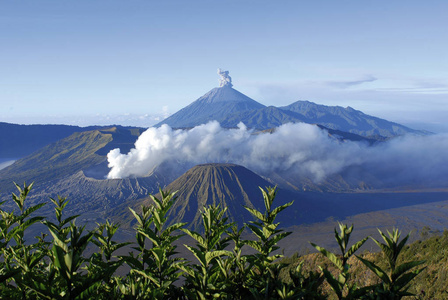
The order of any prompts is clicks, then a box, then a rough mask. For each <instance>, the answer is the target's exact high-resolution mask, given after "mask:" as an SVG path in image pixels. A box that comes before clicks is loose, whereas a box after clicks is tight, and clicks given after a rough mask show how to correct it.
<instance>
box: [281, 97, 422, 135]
mask: <svg viewBox="0 0 448 300" xmlns="http://www.w3.org/2000/svg"><path fill="white" fill-rule="evenodd" d="M280 109H282V110H284V111H288V112H293V113H295V116H296V117H297V119H299V120H301V121H302V122H305V123H312V124H319V125H322V126H325V127H327V128H330V129H336V130H342V131H346V132H351V133H355V134H359V135H362V136H366V137H374V136H378V135H379V136H383V137H393V136H397V135H403V134H406V133H415V134H424V132H422V131H419V130H414V129H411V128H408V127H406V126H403V125H400V124H397V123H394V122H389V121H387V120H384V119H380V118H377V117H373V116H369V115H366V114H364V113H363V112H361V111H359V110H355V109H353V108H351V107H346V108H343V107H340V106H325V105H319V104H316V103H313V102H309V101H297V102H294V103H292V104H290V105H288V106H284V107H280Z"/></svg>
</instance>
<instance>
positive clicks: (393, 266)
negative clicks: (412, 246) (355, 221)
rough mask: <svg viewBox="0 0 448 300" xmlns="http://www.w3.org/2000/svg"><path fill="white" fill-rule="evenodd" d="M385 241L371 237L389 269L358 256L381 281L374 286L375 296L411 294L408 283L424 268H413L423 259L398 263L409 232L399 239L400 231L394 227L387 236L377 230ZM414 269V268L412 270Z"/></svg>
mask: <svg viewBox="0 0 448 300" xmlns="http://www.w3.org/2000/svg"><path fill="white" fill-rule="evenodd" d="M378 231H379V233H380V234H381V237H382V238H383V240H384V242H385V243H381V242H379V241H377V240H375V239H373V238H372V240H373V241H374V242H375V243H376V244H377V245H378V246H379V247H380V249H381V251H382V253H383V256H384V258H385V259H386V261H387V264H388V268H389V271H385V270H383V269H382V268H380V267H379V266H378V265H377V264H375V263H373V262H370V261H368V260H366V259H363V258H360V257H358V259H360V260H361V261H362V262H363V263H364V264H365V265H366V266H367V267H368V268H369V269H370V270H372V271H373V272H374V273H375V275H376V276H378V277H379V278H380V279H381V283H380V284H378V285H376V286H375V287H374V291H375V294H376V295H378V296H376V297H380V298H381V299H401V298H403V297H404V296H413V294H412V293H409V292H408V289H409V284H410V282H411V281H412V280H413V279H414V277H415V276H417V275H418V274H419V273H420V272H421V271H422V270H423V269H424V268H420V269H414V268H415V267H417V266H419V265H421V264H423V263H424V261H418V260H415V261H409V262H405V263H401V264H398V257H399V255H400V254H401V253H402V250H403V247H404V245H405V244H406V241H407V240H408V238H409V234H408V235H407V236H406V237H404V238H403V239H402V240H401V241H399V239H400V232H399V231H398V229H394V230H393V231H392V232H389V231H388V232H387V236H386V235H385V234H384V233H383V232H381V230H378ZM412 269H414V270H412Z"/></svg>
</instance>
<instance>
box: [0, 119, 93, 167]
mask: <svg viewBox="0 0 448 300" xmlns="http://www.w3.org/2000/svg"><path fill="white" fill-rule="evenodd" d="M94 129H98V126H91V127H79V126H69V125H19V124H10V123H4V122H0V158H13V159H17V158H21V157H24V156H26V155H28V154H31V153H33V152H34V151H36V150H38V149H40V148H42V147H44V146H46V145H48V144H50V143H54V142H56V141H58V140H60V139H62V138H65V137H68V136H69V135H71V134H73V133H75V132H83V131H89V130H94Z"/></svg>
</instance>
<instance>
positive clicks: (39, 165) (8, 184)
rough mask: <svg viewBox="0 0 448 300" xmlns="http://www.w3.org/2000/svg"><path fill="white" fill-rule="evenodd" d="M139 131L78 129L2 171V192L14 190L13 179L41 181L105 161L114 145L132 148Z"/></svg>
mask: <svg viewBox="0 0 448 300" xmlns="http://www.w3.org/2000/svg"><path fill="white" fill-rule="evenodd" d="M140 133H141V130H140V129H135V128H132V129H127V128H124V127H110V128H107V129H104V130H92V131H84V132H75V133H73V134H72V135H70V136H69V137H66V138H63V139H61V140H59V141H56V142H54V143H51V144H49V145H47V146H45V147H43V148H41V149H40V150H38V151H36V152H34V153H32V154H31V155H28V156H26V157H24V158H22V159H20V160H18V161H16V162H15V163H14V164H12V165H10V166H9V167H6V168H5V169H2V170H0V192H5V191H6V192H10V191H14V190H15V188H14V186H13V181H14V182H17V183H19V184H22V183H23V182H24V181H26V182H28V183H31V182H36V184H42V183H44V182H49V181H54V180H58V179H61V178H63V177H66V176H70V175H73V174H75V173H77V172H79V171H82V170H84V169H91V168H92V167H93V166H96V165H99V164H101V163H104V162H105V161H106V155H107V153H108V152H109V151H110V150H112V149H114V148H120V149H121V150H122V151H123V152H127V151H129V150H130V149H131V148H132V147H133V146H134V142H135V141H136V139H137V137H138V136H139V135H140ZM103 175H106V174H103ZM97 176H98V175H97Z"/></svg>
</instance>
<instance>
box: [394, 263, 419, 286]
mask: <svg viewBox="0 0 448 300" xmlns="http://www.w3.org/2000/svg"><path fill="white" fill-rule="evenodd" d="M424 263H425V261H424V260H416V261H410V262H407V263H404V264H401V265H399V266H398V267H396V268H395V270H394V271H393V272H392V274H391V279H392V281H395V280H396V279H397V278H399V277H400V276H402V275H403V274H404V273H406V272H407V271H409V270H410V269H412V268H414V267H416V266H419V265H421V264H424Z"/></svg>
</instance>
